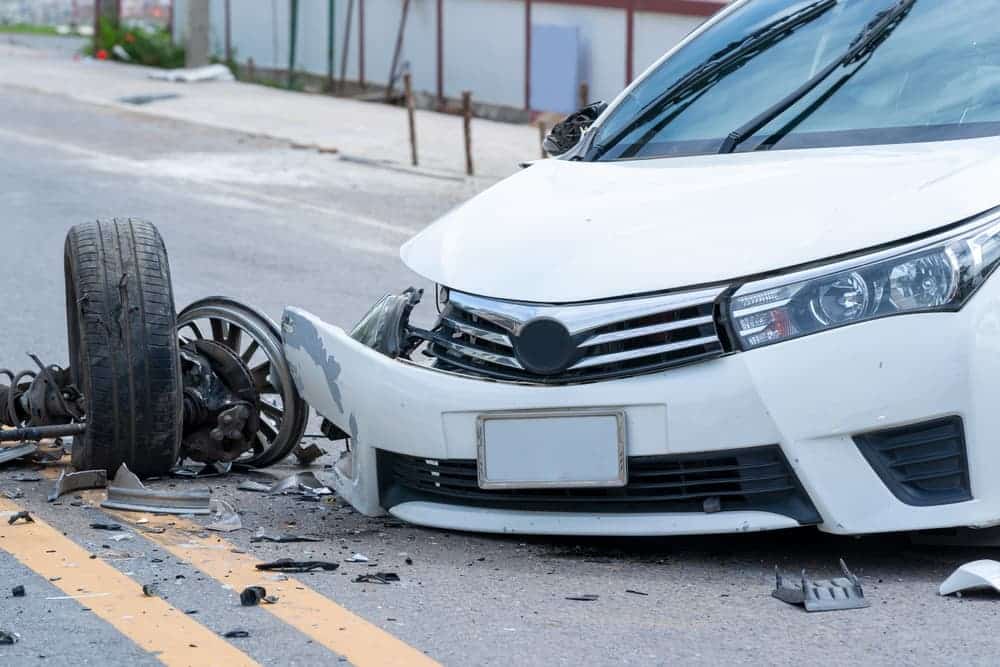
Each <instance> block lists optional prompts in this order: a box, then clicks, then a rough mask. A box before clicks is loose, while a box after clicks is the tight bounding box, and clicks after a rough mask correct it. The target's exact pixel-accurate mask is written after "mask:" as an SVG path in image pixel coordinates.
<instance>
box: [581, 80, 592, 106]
mask: <svg viewBox="0 0 1000 667" xmlns="http://www.w3.org/2000/svg"><path fill="white" fill-rule="evenodd" d="M588 104H590V85H589V84H588V83H587V82H586V81H581V82H580V108H581V109H582V108H583V107H585V106H587V105H588Z"/></svg>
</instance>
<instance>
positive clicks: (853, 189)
mask: <svg viewBox="0 0 1000 667" xmlns="http://www.w3.org/2000/svg"><path fill="white" fill-rule="evenodd" d="M998 171H1000V138H997V137H989V138H983V139H966V140H962V141H948V142H934V143H922V144H901V145H892V146H864V147H846V148H826V149H808V150H783V151H772V152H751V153H740V154H733V155H709V156H695V157H680V158H660V159H649V160H635V161H621V162H569V161H565V160H543V161H541V162H537V163H535V164H534V165H532V166H531V167H529V168H528V169H525V170H524V171H523V172H521V173H519V174H516V175H515V176H513V177H511V178H509V179H507V180H506V181H503V182H501V183H499V184H498V185H496V186H494V187H493V188H491V189H490V190H488V191H486V192H485V193H483V194H481V195H479V196H478V197H476V198H474V199H472V200H471V201H469V202H468V203H466V204H464V205H463V206H461V207H459V208H458V209H456V210H455V211H453V212H451V213H449V214H448V215H446V216H445V217H444V218H442V219H441V220H439V221H438V222H436V223H434V224H433V225H431V226H430V227H429V228H427V229H426V230H425V231H423V232H422V233H420V234H418V235H417V236H416V237H415V238H413V239H412V240H411V241H409V242H408V243H407V244H406V245H404V246H403V249H402V251H401V256H402V258H403V261H404V262H405V263H406V264H407V265H408V266H409V267H410V268H411V269H413V270H414V271H416V272H417V273H419V274H421V275H423V276H425V277H427V278H429V279H430V280H433V281H434V282H437V283H439V284H442V285H447V286H449V287H454V288H456V289H460V290H462V291H464V292H469V293H473V294H479V295H481V296H489V297H493V298H500V299H512V300H522V301H535V302H547V303H568V302H577V301H590V300H595V299H606V298H616V297H622V296H627V295H632V294H641V293H646V292H658V291H663V290H669V289H676V288H682V287H683V288H687V287H691V286H694V285H702V284H708V283H714V282H720V281H730V280H734V279H738V278H742V277H748V276H752V275H755V274H760V273H764V272H768V271H775V270H779V269H786V268H789V267H793V266H796V265H800V264H805V263H807V262H813V261H816V260H822V259H827V258H830V257H834V256H837V255H841V254H845V253H850V252H856V251H863V250H866V249H870V248H872V247H874V246H878V245H882V244H885V243H891V242H894V241H898V240H901V239H905V238H908V237H911V236H915V235H919V234H924V233H927V232H930V231H932V230H934V229H936V228H940V227H944V226H946V225H949V224H952V223H955V222H959V221H961V220H963V219H965V218H968V217H971V216H973V215H975V214H977V213H981V212H983V211H985V210H987V209H990V208H992V207H993V206H996V205H997V204H998V203H1000V195H998V193H997V187H996V174H997V173H998ZM553 258H558V261H553Z"/></svg>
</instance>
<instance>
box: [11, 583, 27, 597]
mask: <svg viewBox="0 0 1000 667" xmlns="http://www.w3.org/2000/svg"><path fill="white" fill-rule="evenodd" d="M10 594H11V595H13V596H14V597H16V598H23V597H24V586H21V585H17V586H14V588H12V589H10Z"/></svg>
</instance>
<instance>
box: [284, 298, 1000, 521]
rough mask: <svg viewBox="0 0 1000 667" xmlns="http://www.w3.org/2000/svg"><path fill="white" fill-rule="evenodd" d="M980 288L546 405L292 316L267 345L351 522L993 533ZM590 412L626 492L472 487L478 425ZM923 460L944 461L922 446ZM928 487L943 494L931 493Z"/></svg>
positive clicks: (987, 365)
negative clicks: (360, 516) (285, 365)
mask: <svg viewBox="0 0 1000 667" xmlns="http://www.w3.org/2000/svg"><path fill="white" fill-rule="evenodd" d="M998 286H1000V281H990V282H989V283H988V284H987V285H985V286H984V288H983V290H982V291H981V292H980V293H979V294H977V295H976V296H975V297H974V298H973V299H972V301H971V302H970V303H969V304H968V305H967V307H966V308H964V309H963V310H962V311H960V312H957V313H947V314H923V315H910V316H906V317H895V318H887V319H884V320H876V321H873V322H867V323H863V324H858V325H855V326H850V327H843V328H841V329H837V330H833V331H829V332H826V333H823V334H819V335H815V336H809V337H805V338H801V339H797V340H792V341H788V342H786V343H782V344H781V345H774V346H770V347H766V348H762V349H759V350H754V351H751V352H745V353H737V354H729V355H724V356H721V357H719V358H716V359H713V360H709V361H704V362H700V363H695V364H690V365H687V366H682V367H678V368H673V369H669V370H666V371H663V372H657V373H651V374H647V375H640V376H636V377H630V378H624V379H616V380H609V381H603V382H591V383H585V384H570V385H561V386H540V385H534V384H521V383H514V382H505V381H494V380H487V379H482V378H474V377H467V376H464V375H458V374H455V373H451V372H444V371H441V370H436V369H434V368H430V367H426V366H421V365H418V364H416V363H413V362H411V361H408V360H406V359H405V358H404V357H401V358H395V359H394V358H390V357H389V356H387V355H385V354H381V353H379V352H376V351H375V350H373V349H371V348H370V347H368V346H366V345H363V344H361V343H360V342H358V341H357V340H355V339H354V338H352V337H351V336H350V335H348V334H347V333H345V332H344V331H343V330H342V329H340V328H338V327H336V326H332V325H330V324H327V323H325V322H323V321H322V320H320V319H319V318H317V317H315V316H314V315H312V314H310V313H307V312H305V311H302V310H299V309H297V308H289V309H287V310H286V312H285V316H284V321H283V330H284V331H283V335H284V339H285V351H286V355H287V358H288V362H289V366H290V367H291V369H292V372H293V375H294V378H295V381H296V383H297V385H298V387H299V390H300V392H301V393H302V395H303V396H304V397H305V398H306V400H307V401H308V402H309V403H310V404H311V405H312V406H313V407H314V408H315V409H316V410H317V411H318V412H319V413H320V414H321V415H323V416H324V417H326V418H327V419H329V420H330V421H331V422H333V423H334V424H336V425H337V426H338V427H340V428H341V429H343V430H344V431H345V432H346V433H348V434H349V435H350V437H351V451H350V453H349V454H348V455H347V456H345V457H344V458H343V459H342V460H341V461H340V463H339V464H338V465H337V466H336V469H335V470H334V474H335V485H336V488H337V491H338V492H339V493H340V494H341V495H342V496H343V497H344V498H345V499H347V500H348V501H349V502H350V503H351V504H352V505H354V506H355V507H356V508H357V509H358V510H359V511H361V512H363V513H365V514H369V515H376V514H380V513H383V512H385V511H388V512H389V513H391V514H393V515H394V516H396V517H398V518H400V519H403V520H406V521H409V522H412V523H416V524H422V525H428V526H434V527H440V528H447V529H459V530H471V531H480V532H512V533H536V534H572V535H587V534H593V535H680V534H707V533H728V532H746V531H761V530H773V529H782V528H791V527H796V526H801V525H809V524H816V525H818V526H819V528H820V529H821V530H824V531H828V532H833V533H842V534H861V533H875V532H888V531H904V530H923V529H931V528H943V527H952V526H989V525H995V524H997V523H998V522H1000V490H997V489H996V487H995V485H993V484H991V483H990V480H991V479H993V477H994V473H995V472H996V471H998V470H1000V451H998V450H997V448H996V447H993V446H992V443H993V440H994V439H995V437H994V434H996V433H997V432H1000V414H998V413H997V412H996V411H995V410H993V409H991V408H990V407H989V406H990V405H992V402H993V399H994V397H995V395H996V391H995V378H996V377H1000V375H998V374H997V371H1000V368H998V366H1000V361H998V359H1000V355H996V353H995V350H997V349H1000V327H998V326H997V325H996V323H995V316H994V313H996V312H998V311H1000V287H998ZM591 408H614V409H615V410H620V411H622V412H623V413H624V415H625V421H626V423H627V433H628V436H627V457H628V468H629V475H628V478H629V479H628V484H627V486H625V487H623V488H619V489H596V490H587V489H530V490H526V489H499V490H493V489H487V488H482V485H481V484H477V477H476V470H477V469H476V464H477V457H478V455H479V454H478V452H479V448H478V436H477V423H478V420H479V418H480V417H481V416H482V415H484V414H492V413H504V412H523V411H526V410H546V411H570V412H572V411H581V410H586V409H591ZM930 441H934V443H932V444H933V445H934V447H937V446H938V445H939V444H940V446H941V447H943V448H944V449H934V448H933V447H932V448H930V449H928V448H927V445H926V444H921V443H926V442H930ZM935 443H936V444H935ZM900 447H902V449H899V448H900ZM894 448H895V449H894ZM894 451H896V452H899V451H903V452H906V456H907V457H909V458H908V460H907V461H902V460H901V459H900V458H899V457H898V456H897V455H896V454H894V453H893V452H894ZM894 456H896V458H893V457H894ZM943 457H944V458H946V459H947V465H948V466H952V465H953V464H954V465H955V466H957V467H956V471H957V472H956V473H955V475H954V478H949V479H947V480H944V479H939V478H940V476H941V473H940V470H941V468H940V461H941V460H942V458H943ZM921 466H924V467H921ZM922 471H926V474H925V473H923V472H922ZM935 475H938V477H935ZM925 479H930V480H931V482H930V484H928V483H926V482H925V481H923V480H925ZM939 482H941V483H942V484H944V483H947V484H948V485H949V489H950V490H949V492H948V493H947V494H936V493H935V489H934V488H933V485H934V484H937V483H939ZM951 487H954V489H951ZM955 490H957V492H958V493H957V494H955V493H952V491H955Z"/></svg>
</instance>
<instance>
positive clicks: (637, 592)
mask: <svg viewBox="0 0 1000 667" xmlns="http://www.w3.org/2000/svg"><path fill="white" fill-rule="evenodd" d="M625 592H626V593H631V594H632V595H646V596H648V595H649V593H643V592H642V591H634V590H632V589H631V588H626V589H625Z"/></svg>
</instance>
